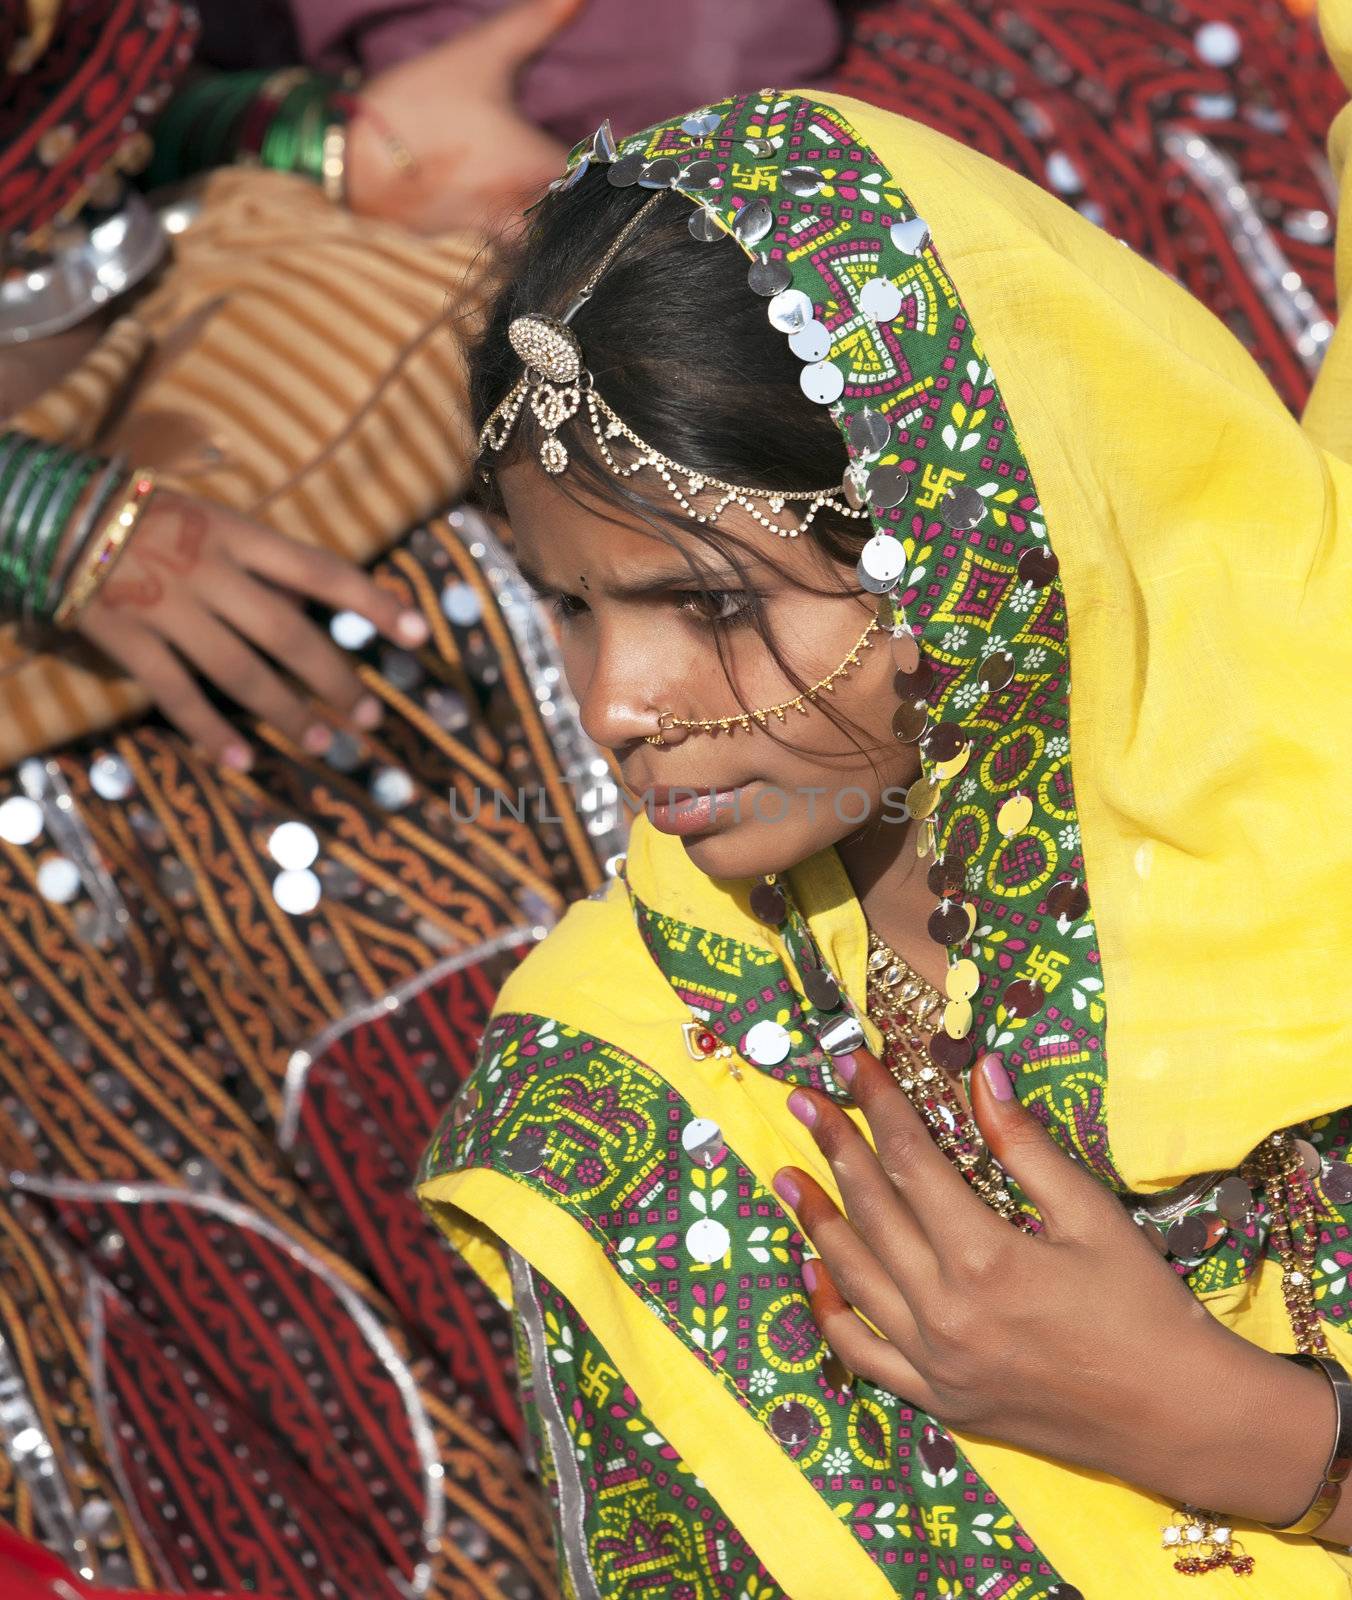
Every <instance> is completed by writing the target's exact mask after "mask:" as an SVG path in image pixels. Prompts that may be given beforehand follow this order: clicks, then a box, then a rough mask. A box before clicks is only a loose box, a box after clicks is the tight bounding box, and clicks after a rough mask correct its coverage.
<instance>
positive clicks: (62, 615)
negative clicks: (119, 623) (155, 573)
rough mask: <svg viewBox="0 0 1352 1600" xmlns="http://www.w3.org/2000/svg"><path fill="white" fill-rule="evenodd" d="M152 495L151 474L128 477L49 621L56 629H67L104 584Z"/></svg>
mask: <svg viewBox="0 0 1352 1600" xmlns="http://www.w3.org/2000/svg"><path fill="white" fill-rule="evenodd" d="M154 492H155V474H154V473H153V472H145V471H142V472H138V473H136V475H135V476H134V477H133V478H132V481H131V485H130V487H129V488H128V490H127V498H126V500H125V501H124V502H123V504H122V507H121V509H120V510H119V511H118V513H117V515H116V516H115V517H112V518H111V519H110V520H109V521H108V522H107V523H105V524H104V527H103V529H102V531H101V532H100V534H99V537H98V538H97V539H96V540H95V541H94V543H93V544H92V545H91V546H90V549H89V553H88V554H87V555H86V556H85V557H84V559H83V560H82V561H81V563H80V565H79V567H78V569H77V570H76V572H75V575H74V577H73V578H72V579H71V584H70V587H69V589H68V590H67V591H66V593H65V594H64V595H63V596H62V597H61V603H60V604H59V605H58V606H57V608H56V611H55V613H54V615H53V617H52V621H53V622H54V623H55V624H56V626H57V627H58V628H69V627H70V626H71V625H72V623H73V622H74V621H75V619H76V618H77V617H78V616H79V615H80V613H81V612H82V611H83V610H84V609H85V607H86V606H88V605H89V604H90V602H91V601H92V600H93V599H94V597H95V596H96V595H97V594H98V592H99V590H100V589H101V588H102V587H103V585H104V584H105V583H106V582H107V581H108V578H109V576H110V575H111V573H112V570H113V568H114V566H116V564H117V559H118V557H119V556H120V555H121V554H122V552H123V551H124V550H125V549H126V547H127V541H128V540H129V539H130V538H131V536H132V534H133V533H135V532H136V527H137V524H138V523H139V522H140V520H141V518H142V516H143V515H144V514H145V510H146V507H147V506H148V505H149V504H150V500H151V496H152V495H153V494H154Z"/></svg>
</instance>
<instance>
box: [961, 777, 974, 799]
mask: <svg viewBox="0 0 1352 1600" xmlns="http://www.w3.org/2000/svg"><path fill="white" fill-rule="evenodd" d="M975 793H976V779H975V778H964V779H963V780H962V782H961V783H960V784H959V785H958V799H959V800H970V799H971V798H972V796H973V795H974V794H975Z"/></svg>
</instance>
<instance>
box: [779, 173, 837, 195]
mask: <svg viewBox="0 0 1352 1600" xmlns="http://www.w3.org/2000/svg"><path fill="white" fill-rule="evenodd" d="M825 182H826V179H825V178H824V177H823V176H822V175H821V173H820V172H818V171H817V169H816V167H785V168H784V170H783V172H781V173H780V175H779V187H780V188H781V189H784V190H786V191H787V192H788V193H789V194H794V195H797V196H798V198H799V199H800V200H808V199H811V197H812V196H813V195H814V194H816V193H817V192H818V191H819V190H820V188H821V186H822V184H824V183H825Z"/></svg>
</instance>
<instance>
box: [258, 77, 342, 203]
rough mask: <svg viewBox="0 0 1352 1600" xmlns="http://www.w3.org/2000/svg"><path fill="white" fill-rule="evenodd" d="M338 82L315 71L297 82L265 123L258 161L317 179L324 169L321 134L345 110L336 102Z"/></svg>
mask: <svg viewBox="0 0 1352 1600" xmlns="http://www.w3.org/2000/svg"><path fill="white" fill-rule="evenodd" d="M341 88H342V84H341V83H340V82H339V80H338V79H336V78H328V77H324V76H321V75H319V74H315V75H314V76H313V77H311V78H308V79H307V80H306V81H305V82H304V83H300V84H297V85H296V87H295V88H294V89H292V91H291V92H290V93H289V94H288V95H287V96H286V98H285V99H284V100H283V101H282V103H281V105H280V106H279V107H278V108H277V112H276V114H275V115H274V116H273V118H272V120H271V121H270V122H269V123H268V126H267V130H266V132H265V133H264V134H263V139H262V143H261V146H260V149H259V160H260V161H261V162H262V164H263V165H264V166H265V167H271V168H273V169H274V170H275V171H278V172H295V173H299V174H300V175H301V176H303V177H307V178H310V179H312V180H313V181H315V182H318V181H319V180H320V178H321V177H322V176H323V168H324V134H325V131H326V130H327V128H328V127H329V126H330V125H331V124H332V123H334V122H335V121H339V120H342V119H343V118H344V116H345V113H344V112H343V111H342V109H341V107H340V106H339V105H338V103H337V96H338V93H339V91H340V90H341Z"/></svg>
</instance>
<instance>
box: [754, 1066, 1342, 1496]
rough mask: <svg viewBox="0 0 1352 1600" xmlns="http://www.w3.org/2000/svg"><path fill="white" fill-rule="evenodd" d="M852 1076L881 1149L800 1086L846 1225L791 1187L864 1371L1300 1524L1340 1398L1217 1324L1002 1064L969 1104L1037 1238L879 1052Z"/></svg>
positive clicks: (833, 1318)
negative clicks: (1028, 1105)
mask: <svg viewBox="0 0 1352 1600" xmlns="http://www.w3.org/2000/svg"><path fill="white" fill-rule="evenodd" d="M836 1065H837V1069H838V1070H841V1069H842V1068H843V1071H842V1072H841V1075H842V1077H847V1075H848V1080H847V1081H849V1083H850V1090H851V1093H852V1094H853V1095H854V1097H855V1100H856V1103H857V1104H858V1106H859V1108H860V1109H861V1110H862V1111H863V1113H864V1116H865V1117H866V1119H867V1122H868V1126H869V1129H870V1132H871V1133H872V1136H873V1140H874V1144H875V1145H876V1154H875V1151H874V1149H872V1148H870V1145H869V1143H868V1141H867V1140H866V1139H865V1138H864V1136H863V1134H862V1133H861V1132H860V1131H859V1130H858V1129H857V1128H856V1127H855V1125H854V1123H853V1122H851V1120H850V1118H849V1117H848V1116H846V1114H845V1113H844V1112H843V1111H842V1110H841V1109H840V1108H839V1107H838V1106H836V1105H835V1104H834V1103H833V1102H832V1101H831V1100H830V1099H828V1097H827V1096H825V1095H822V1094H818V1093H815V1092H813V1091H811V1090H803V1089H799V1090H796V1091H795V1092H794V1094H793V1095H791V1096H790V1099H789V1105H790V1108H791V1109H792V1110H793V1112H794V1114H795V1115H796V1116H798V1117H799V1118H800V1120H801V1121H803V1122H804V1123H805V1124H806V1125H807V1126H808V1127H809V1128H810V1129H811V1131H812V1134H813V1137H814V1138H815V1139H816V1141H817V1144H818V1145H819V1146H820V1148H821V1151H822V1153H823V1155H824V1156H825V1158H826V1160H827V1161H828V1162H829V1164H830V1167H831V1170H832V1173H833V1174H834V1176H835V1179H836V1182H837V1184H838V1185H839V1188H840V1194H841V1199H842V1201H843V1203H844V1208H845V1209H844V1212H843V1213H842V1212H841V1211H840V1210H839V1209H837V1207H836V1205H835V1204H834V1203H833V1201H832V1200H831V1199H830V1198H828V1196H827V1194H826V1193H825V1191H824V1190H823V1189H822V1188H821V1187H820V1185H818V1184H817V1183H816V1182H814V1181H813V1179H812V1178H811V1177H809V1176H808V1175H807V1174H806V1173H804V1172H801V1171H799V1170H798V1169H796V1168H785V1169H783V1170H782V1171H781V1172H780V1173H779V1175H778V1176H777V1178H776V1181H775V1187H776V1190H777V1191H778V1193H779V1194H780V1197H781V1198H782V1199H784V1200H785V1201H786V1202H787V1203H788V1204H789V1205H790V1206H791V1207H792V1208H793V1210H794V1211H795V1212H796V1213H797V1215H798V1219H799V1222H800V1223H801V1225H802V1227H803V1230H804V1232H805V1233H806V1234H807V1235H808V1236H809V1237H810V1239H811V1240H812V1243H813V1244H814V1246H815V1247H816V1249H817V1250H818V1251H819V1252H820V1255H821V1260H820V1262H811V1261H809V1262H807V1263H805V1265H804V1273H803V1276H804V1281H805V1283H806V1285H807V1287H808V1291H809V1294H810V1296H811V1299H812V1307H813V1312H814V1314H815V1315H816V1318H817V1321H818V1324H819V1325H820V1327H821V1329H822V1332H823V1334H824V1336H825V1337H826V1339H827V1341H828V1342H829V1343H830V1345H831V1347H832V1349H833V1350H834V1351H835V1353H836V1355H837V1356H838V1357H839V1358H840V1360H841V1362H842V1363H843V1364H844V1366H845V1367H846V1368H847V1369H848V1370H849V1371H851V1372H853V1373H857V1374H859V1375H861V1376H863V1377H865V1378H867V1379H868V1380H869V1382H871V1383H874V1384H877V1385H878V1386H879V1387H881V1388H884V1389H888V1390H890V1391H891V1392H892V1393H893V1394H896V1395H899V1396H901V1397H903V1398H904V1399H905V1400H907V1401H908V1402H909V1403H911V1404H912V1405H914V1406H916V1407H918V1408H920V1409H922V1410H924V1411H927V1412H929V1413H930V1414H931V1415H933V1416H935V1417H937V1418H939V1419H940V1420H941V1421H943V1422H945V1423H949V1424H951V1425H952V1426H954V1427H956V1428H958V1429H960V1430H963V1431H966V1432H969V1433H975V1434H981V1435H985V1436H987V1437H989V1438H993V1439H997V1440H1000V1441H1002V1442H1004V1443H1007V1444H1012V1445H1015V1446H1017V1447H1020V1448H1022V1449H1026V1450H1030V1451H1035V1452H1038V1453H1041V1454H1046V1455H1050V1456H1054V1457H1056V1458H1057V1459H1059V1460H1062V1461H1066V1462H1072V1463H1075V1464H1077V1465H1080V1466H1085V1467H1090V1468H1094V1469H1097V1470H1100V1471H1104V1472H1109V1473H1111V1474H1112V1475H1113V1476H1115V1477H1119V1478H1124V1479H1126V1480H1128V1481H1130V1482H1133V1483H1137V1484H1141V1485H1143V1486H1146V1487H1149V1488H1151V1489H1154V1490H1155V1491H1156V1492H1158V1493H1160V1494H1162V1495H1176V1496H1177V1497H1178V1498H1179V1499H1180V1500H1181V1501H1187V1502H1189V1503H1195V1504H1201V1505H1207V1506H1213V1507H1215V1508H1217V1509H1218V1510H1224V1511H1226V1512H1227V1513H1228V1514H1230V1515H1234V1516H1249V1517H1253V1518H1258V1519H1260V1520H1269V1521H1281V1520H1283V1519H1284V1518H1288V1517H1294V1516H1295V1515H1296V1514H1297V1513H1298V1512H1299V1510H1300V1508H1301V1506H1302V1504H1304V1501H1302V1500H1301V1495H1302V1494H1304V1495H1305V1497H1306V1499H1308V1498H1309V1494H1310V1493H1311V1492H1312V1491H1313V1487H1314V1485H1315V1484H1316V1483H1317V1482H1318V1479H1319V1473H1320V1469H1321V1467H1322V1464H1323V1462H1324V1460H1325V1459H1326V1457H1327V1452H1328V1448H1329V1445H1330V1444H1331V1439H1332V1429H1331V1412H1330V1401H1329V1398H1328V1395H1327V1393H1321V1388H1322V1389H1323V1390H1325V1391H1326V1390H1327V1387H1328V1386H1327V1384H1326V1383H1325V1382H1324V1380H1323V1379H1322V1378H1321V1377H1320V1376H1319V1374H1317V1373H1311V1372H1306V1371H1304V1370H1302V1369H1300V1368H1296V1367H1293V1366H1292V1365H1291V1363H1289V1362H1285V1361H1282V1360H1280V1359H1279V1358H1278V1357H1276V1356H1272V1355H1269V1354H1268V1353H1267V1352H1265V1351H1263V1350H1260V1349H1259V1348H1258V1347H1257V1346H1255V1345H1251V1344H1249V1343H1248V1342H1247V1341H1245V1340H1243V1339H1241V1338H1239V1337H1238V1336H1236V1335H1235V1334H1232V1333H1230V1332H1229V1331H1228V1330H1226V1329H1225V1328H1223V1327H1222V1326H1221V1324H1220V1323H1218V1322H1217V1321H1215V1320H1214V1319H1213V1318H1212V1317H1211V1316H1210V1314H1209V1313H1208V1312H1207V1311H1206V1310H1205V1308H1204V1307H1203V1306H1202V1305H1201V1303H1200V1302H1199V1301H1198V1300H1196V1299H1195V1298H1194V1297H1193V1295H1192V1294H1191V1293H1190V1292H1189V1290H1188V1289H1187V1287H1186V1285H1185V1284H1184V1283H1183V1282H1182V1280H1181V1279H1180V1278H1179V1277H1178V1275H1177V1274H1176V1273H1175V1272H1174V1271H1173V1270H1172V1269H1171V1268H1170V1267H1169V1266H1168V1265H1167V1264H1166V1263H1165V1261H1164V1260H1163V1259H1162V1258H1161V1256H1160V1255H1159V1254H1158V1252H1157V1251H1156V1250H1155V1249H1154V1248H1153V1247H1152V1246H1151V1244H1150V1243H1149V1242H1148V1241H1147V1240H1146V1239H1145V1237H1144V1236H1143V1235H1142V1232H1141V1230H1140V1228H1139V1227H1138V1226H1137V1225H1136V1224H1135V1223H1134V1222H1133V1221H1132V1220H1131V1218H1130V1217H1129V1216H1128V1215H1127V1212H1126V1211H1125V1209H1124V1208H1123V1206H1122V1205H1121V1203H1120V1202H1119V1201H1118V1200H1117V1199H1116V1198H1115V1196H1114V1195H1113V1194H1112V1192H1111V1191H1110V1190H1109V1189H1107V1188H1106V1187H1104V1186H1103V1185H1102V1184H1100V1183H1098V1182H1097V1181H1096V1180H1095V1179H1094V1178H1092V1177H1091V1176H1090V1175H1089V1173H1088V1172H1086V1171H1085V1170H1084V1169H1083V1168H1081V1167H1080V1166H1078V1165H1077V1164H1076V1163H1075V1162H1074V1161H1072V1160H1071V1159H1070V1158H1069V1157H1068V1156H1066V1155H1065V1154H1064V1153H1063V1152H1062V1151H1061V1150H1060V1149H1059V1148H1058V1146H1057V1145H1056V1144H1055V1143H1054V1142H1053V1141H1052V1139H1051V1137H1050V1136H1049V1135H1048V1134H1047V1133H1046V1132H1045V1131H1044V1130H1043V1129H1042V1127H1041V1126H1040V1125H1039V1124H1038V1123H1037V1122H1036V1121H1035V1120H1034V1119H1033V1118H1032V1117H1031V1116H1030V1115H1029V1113H1028V1112H1027V1111H1025V1110H1024V1109H1023V1107H1022V1106H1021V1105H1020V1104H1019V1101H1018V1100H1017V1098H1015V1096H1014V1095H1013V1093H1012V1089H1011V1085H1010V1080H1009V1075H1008V1073H1007V1072H1006V1071H1005V1068H1004V1066H1003V1063H1002V1062H1001V1060H1000V1058H999V1057H998V1056H987V1057H985V1058H984V1059H983V1060H982V1062H981V1063H980V1065H979V1066H978V1068H977V1070H976V1071H974V1072H973V1074H972V1100H973V1107H972V1109H973V1112H974V1114H975V1116H976V1120H977V1123H978V1125H979V1127H980V1129H981V1132H982V1134H983V1136H984V1137H985V1140H986V1142H987V1144H988V1145H989V1146H990V1148H991V1150H992V1151H993V1153H994V1154H995V1157H996V1159H997V1160H998V1161H999V1162H1000V1164H1001V1165H1002V1167H1003V1168H1004V1169H1005V1171H1006V1172H1007V1173H1008V1174H1009V1175H1010V1177H1011V1178H1013V1179H1014V1180H1015V1181H1016V1182H1017V1183H1018V1185H1019V1186H1020V1188H1021V1189H1022V1190H1023V1193H1024V1194H1025V1195H1026V1196H1027V1197H1028V1199H1029V1200H1030V1201H1031V1202H1032V1203H1033V1205H1034V1206H1036V1208H1037V1210H1038V1213H1039V1215H1040V1217H1041V1219H1042V1229H1041V1231H1040V1232H1039V1233H1037V1234H1035V1235H1030V1234H1026V1233H1023V1232H1021V1231H1020V1230H1019V1229H1017V1228H1015V1227H1013V1226H1012V1225H1011V1224H1010V1223H1008V1222H1005V1221H1003V1220H1002V1219H1001V1218H1000V1217H998V1216H997V1215H996V1214H995V1213H994V1212H993V1211H991V1210H990V1208H989V1207H988V1206H986V1205H985V1204H984V1203H983V1202H982V1201H981V1200H980V1199H978V1198H977V1196H976V1195H975V1194H974V1193H973V1191H972V1190H971V1189H970V1188H969V1187H968V1185H967V1184H966V1182H965V1181H964V1180H963V1178H962V1177H961V1176H960V1175H959V1173H958V1171H957V1169H956V1168H955V1167H954V1166H953V1165H952V1164H951V1163H950V1162H949V1161H948V1159H947V1158H946V1157H945V1156H944V1155H943V1154H942V1153H941V1152H940V1150H939V1149H938V1148H937V1146H936V1145H935V1144H934V1143H933V1141H932V1140H931V1138H930V1136H929V1134H928V1132H927V1131H926V1128H925V1126H924V1124H923V1122H922V1121H921V1119H920V1117H919V1115H918V1113H917V1112H916V1111H915V1109H914V1108H913V1106H912V1105H911V1103H910V1101H909V1100H908V1099H907V1098H906V1096H905V1095H904V1094H903V1093H902V1092H901V1090H900V1089H899V1088H898V1087H897V1086H896V1084H895V1083H894V1082H893V1080H892V1078H891V1076H890V1075H889V1073H888V1072H887V1071H886V1069H885V1068H884V1067H883V1066H882V1065H881V1064H880V1063H879V1062H878V1061H877V1060H876V1059H875V1058H874V1057H873V1056H871V1055H868V1054H867V1053H865V1052H863V1051H858V1052H856V1053H855V1055H854V1057H853V1061H852V1064H851V1061H850V1058H838V1060H837V1063H836ZM1307 1379H1312V1380H1313V1384H1311V1383H1308V1382H1306V1381H1305V1380H1307ZM1301 1418H1303V1419H1304V1420H1305V1423H1306V1426H1305V1427H1304V1428H1301V1427H1299V1421H1300V1419H1301ZM1293 1419H1294V1420H1293ZM1269 1436H1271V1437H1269ZM1259 1449H1262V1450H1263V1451H1266V1452H1268V1457H1269V1458H1268V1459H1267V1460H1264V1459H1263V1457H1262V1455H1259V1454H1256V1451H1258V1450H1259ZM1321 1450H1322V1451H1323V1452H1324V1454H1323V1455H1321V1454H1320V1451H1321ZM1273 1452H1275V1455H1274V1454H1272V1453H1273ZM1225 1496H1229V1498H1225Z"/></svg>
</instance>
